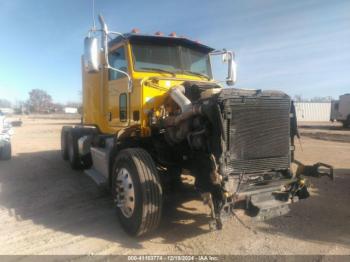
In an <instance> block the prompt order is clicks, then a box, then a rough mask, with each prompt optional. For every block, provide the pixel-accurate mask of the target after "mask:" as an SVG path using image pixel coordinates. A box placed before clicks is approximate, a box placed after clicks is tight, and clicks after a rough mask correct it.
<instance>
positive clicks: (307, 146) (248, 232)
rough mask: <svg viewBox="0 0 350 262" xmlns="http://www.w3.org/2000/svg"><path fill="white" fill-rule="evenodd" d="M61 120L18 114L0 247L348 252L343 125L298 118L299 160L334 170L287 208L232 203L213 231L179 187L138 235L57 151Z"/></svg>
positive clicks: (1, 205) (2, 181)
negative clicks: (154, 223) (152, 227)
mask: <svg viewBox="0 0 350 262" xmlns="http://www.w3.org/2000/svg"><path fill="white" fill-rule="evenodd" d="M67 122H68V123H72V122H73V120H50V119H45V120H39V119H24V124H23V126H22V127H19V128H16V129H15V135H14V137H13V159H12V160H11V161H2V162H0V225H1V227H0V254H119V255H121V254H129V255H134V254H153V255H154V254H350V140H347V139H349V138H350V130H342V129H341V128H340V127H339V126H338V125H336V124H333V125H332V126H331V127H329V124H327V125H325V124H320V125H313V126H309V125H302V129H301V133H302V139H301V142H302V149H303V151H301V147H300V145H299V143H298V142H297V145H296V146H297V156H298V159H299V160H301V161H304V162H306V163H315V162H318V161H323V162H326V163H329V164H332V165H334V167H335V171H336V177H335V181H334V182H332V181H330V180H328V179H327V178H322V179H311V182H312V188H311V193H312V196H311V197H310V198H309V199H307V200H303V201H299V202H298V203H295V204H294V205H292V207H291V209H292V210H291V212H290V213H289V214H287V215H285V216H283V217H278V218H274V219H271V220H268V221H264V222H254V221H253V220H252V219H251V218H249V217H247V216H245V215H244V213H243V212H242V211H238V212H237V218H232V219H230V220H229V221H227V222H226V224H225V225H224V229H223V230H221V231H215V232H211V231H209V227H208V221H209V218H208V215H207V214H208V212H209V210H208V208H206V207H204V206H203V205H202V203H201V202H200V201H199V200H198V199H195V200H193V199H191V198H190V197H188V196H184V195H181V196H180V195H177V196H175V197H173V198H172V200H170V202H169V203H170V204H169V205H167V206H166V207H165V208H164V214H163V220H162V223H161V226H160V228H159V230H158V231H156V232H155V233H154V234H153V235H151V236H148V237H144V238H139V239H137V238H132V237H129V236H128V235H127V234H125V233H124V232H123V230H122V229H121V227H120V225H119V223H118V221H117V219H116V215H115V213H114V211H113V208H112V201H111V198H110V197H109V195H108V194H103V193H102V192H101V191H99V190H98V189H97V188H96V186H95V185H94V183H93V182H92V181H91V180H90V178H88V177H87V176H86V175H85V174H84V173H83V172H79V171H72V170H71V169H70V167H69V165H68V163H66V162H64V161H63V160H62V159H61V155H60V152H59V147H60V138H59V137H60V128H61V126H62V125H64V124H67ZM337 134H338V136H337ZM339 135H340V136H339ZM343 136H344V137H345V138H344V137H343ZM339 137H343V138H344V139H339Z"/></svg>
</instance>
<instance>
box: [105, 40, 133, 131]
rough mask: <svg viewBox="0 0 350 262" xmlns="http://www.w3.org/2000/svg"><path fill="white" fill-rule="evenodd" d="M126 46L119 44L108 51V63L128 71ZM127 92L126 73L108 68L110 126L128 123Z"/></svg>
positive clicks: (122, 125) (121, 125)
mask: <svg viewBox="0 0 350 262" xmlns="http://www.w3.org/2000/svg"><path fill="white" fill-rule="evenodd" d="M125 52H126V48H125V46H124V45H121V46H119V47H117V48H114V49H113V50H111V51H110V52H109V55H108V58H109V64H110V65H111V66H112V67H114V68H116V69H119V70H122V71H124V72H128V64H127V60H126V53H125ZM128 119H129V93H128V78H127V76H126V75H124V74H122V73H119V72H117V71H114V70H113V69H109V72H108V123H109V126H111V127H118V126H120V127H124V126H127V125H128V123H129V120H128Z"/></svg>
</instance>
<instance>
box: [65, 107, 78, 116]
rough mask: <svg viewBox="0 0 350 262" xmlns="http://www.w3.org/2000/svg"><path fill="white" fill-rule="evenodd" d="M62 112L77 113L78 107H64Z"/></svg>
mask: <svg viewBox="0 0 350 262" xmlns="http://www.w3.org/2000/svg"><path fill="white" fill-rule="evenodd" d="M64 112H65V113H66V114H77V113H78V108H76V107H65V108H64Z"/></svg>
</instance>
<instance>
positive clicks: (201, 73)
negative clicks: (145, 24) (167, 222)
mask: <svg viewBox="0 0 350 262" xmlns="http://www.w3.org/2000/svg"><path fill="white" fill-rule="evenodd" d="M100 23H101V29H99V30H96V29H92V30H90V31H89V35H88V36H87V37H86V39H85V52H84V55H83V57H82V77H83V115H82V123H81V124H80V125H78V126H74V127H70V126H65V127H63V128H62V135H61V145H62V150H61V151H62V156H63V158H64V159H65V160H68V161H69V163H70V165H71V166H72V168H74V169H85V172H86V173H87V174H88V175H89V176H90V177H92V178H93V179H94V181H95V182H96V183H97V184H99V185H104V186H107V187H108V188H109V189H110V191H111V193H112V196H113V200H114V203H115V208H116V211H117V216H118V218H119V221H120V223H121V225H122V227H123V228H124V229H125V230H126V231H127V232H128V233H130V234H132V235H143V234H145V233H148V232H150V231H152V230H154V229H155V228H156V227H157V226H158V224H159V221H160V219H161V214H162V205H163V198H164V190H163V189H164V186H165V184H166V183H168V182H169V181H170V182H169V183H171V184H172V185H173V186H175V187H176V186H180V185H181V178H180V176H181V174H182V172H183V171H184V170H187V173H189V174H191V175H193V176H194V177H195V188H196V190H197V191H198V192H199V193H200V194H201V196H202V197H203V200H204V202H205V203H206V204H208V205H209V206H210V208H211V216H212V220H211V222H210V225H211V226H212V227H213V228H219V229H220V228H221V227H222V218H223V217H225V216H230V215H232V213H233V212H234V208H235V205H236V203H238V202H239V201H244V203H245V205H244V206H245V208H246V209H247V212H248V213H249V214H251V215H253V216H256V217H257V218H262V219H264V218H265V219H266V218H269V217H273V216H276V215H281V214H285V213H286V212H288V204H289V203H290V202H291V200H292V199H294V200H297V199H298V198H306V197H307V196H308V192H307V188H306V186H305V181H304V179H303V178H302V177H301V173H302V171H301V170H302V169H299V171H300V172H298V173H297V174H296V173H293V172H292V171H291V168H290V167H291V162H292V161H293V158H294V155H293V150H294V146H293V143H294V136H295V135H296V134H297V129H296V119H295V114H293V110H294V107H293V104H292V102H291V99H290V97H289V96H288V95H286V94H284V93H282V92H279V91H261V90H241V89H235V88H223V87H222V85H221V84H220V82H219V81H216V80H214V79H213V76H212V68H211V57H212V56H222V58H223V61H224V62H226V63H227V65H228V66H227V67H228V75H227V78H226V80H225V81H226V83H227V85H233V84H234V83H235V81H236V65H235V61H234V54H233V52H231V51H227V50H215V49H213V48H211V47H208V46H206V45H203V44H201V43H198V42H196V41H192V40H190V39H187V38H184V37H177V36H176V35H175V34H172V35H170V36H164V35H162V34H161V33H159V32H158V33H156V34H155V35H146V34H140V33H139V32H138V31H137V30H134V31H133V32H131V33H127V34H121V33H118V32H113V31H109V29H108V27H107V25H106V23H105V22H104V19H103V18H102V17H101V16H100Z"/></svg>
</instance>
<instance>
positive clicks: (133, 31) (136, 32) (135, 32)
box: [131, 28, 140, 34]
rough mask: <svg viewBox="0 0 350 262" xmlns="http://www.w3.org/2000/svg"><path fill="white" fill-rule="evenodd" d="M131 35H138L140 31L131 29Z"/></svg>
mask: <svg viewBox="0 0 350 262" xmlns="http://www.w3.org/2000/svg"><path fill="white" fill-rule="evenodd" d="M131 33H133V34H138V33H140V29H138V28H133V29H132V30H131Z"/></svg>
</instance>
